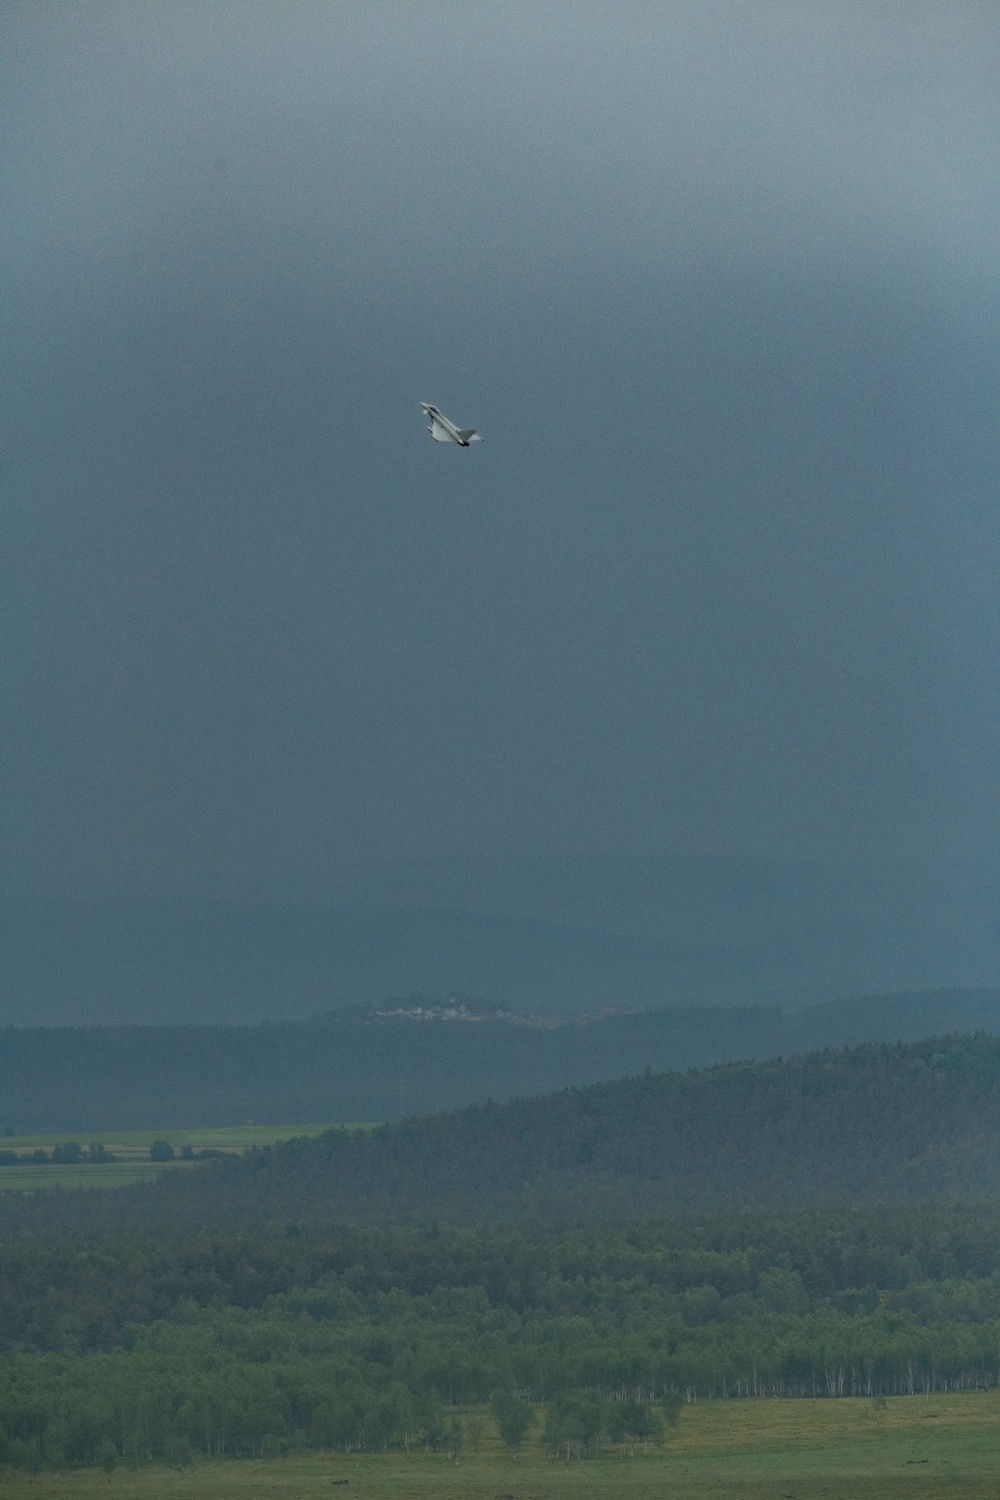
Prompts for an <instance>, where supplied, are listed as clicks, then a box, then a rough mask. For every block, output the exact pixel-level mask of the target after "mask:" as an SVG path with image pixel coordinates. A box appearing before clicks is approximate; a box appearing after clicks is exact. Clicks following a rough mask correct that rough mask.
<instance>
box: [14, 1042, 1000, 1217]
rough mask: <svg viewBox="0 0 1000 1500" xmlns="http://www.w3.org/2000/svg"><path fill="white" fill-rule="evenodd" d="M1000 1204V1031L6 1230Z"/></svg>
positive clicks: (645, 1087)
mask: <svg viewBox="0 0 1000 1500" xmlns="http://www.w3.org/2000/svg"><path fill="white" fill-rule="evenodd" d="M998 1193H1000V1040H998V1039H996V1038H993V1037H982V1036H981V1037H954V1038H950V1039H949V1038H946V1039H943V1040H931V1041H924V1042H919V1043H916V1044H913V1045H910V1046H895V1047H890V1046H867V1047H859V1048H855V1049H852V1050H849V1051H844V1052H825V1053H817V1054H812V1055H810V1056H807V1057H802V1058H792V1059H790V1060H788V1061H782V1060H780V1059H779V1060H777V1061H773V1062H769V1063H758V1064H751V1063H746V1064H727V1065H724V1066H720V1067H717V1068H712V1069H707V1070H705V1071H703V1072H698V1073H687V1074H680V1073H646V1074H644V1075H643V1076H641V1077H639V1078H632V1079H624V1080H618V1081H616V1082H613V1083H604V1084H596V1085H593V1086H591V1087H589V1088H585V1089H568V1090H566V1091H564V1092H563V1093H560V1094H555V1095H551V1096H549V1097H547V1098H542V1099H524V1100H517V1101H514V1102H512V1103H508V1104H503V1105H499V1104H485V1105H473V1106H471V1107H469V1108H468V1109H464V1110H458V1111H455V1112H453V1113H451V1114H447V1115H434V1116H427V1117H425V1118H423V1119H417V1120H404V1121H399V1122H395V1123H393V1124H389V1125H385V1126H381V1127H379V1128H378V1129H376V1130H372V1131H357V1132H349V1131H342V1130H331V1131H327V1132H324V1133H323V1134H322V1135H320V1136H316V1137H309V1138H306V1137H296V1138H294V1139H292V1140H289V1141H286V1142H283V1143H281V1144H278V1145H275V1146H273V1147H266V1148H263V1149H256V1150H252V1151H250V1152H249V1153H247V1155H245V1156H243V1157H241V1158H239V1159H230V1160H227V1161H218V1162H214V1163H210V1164H206V1165H205V1166H204V1167H202V1166H198V1167H197V1168H196V1169H192V1170H190V1171H187V1172H185V1173H175V1174H166V1175H164V1176H161V1177H160V1178H159V1179H158V1180H157V1181H156V1182H155V1183H150V1184H141V1185H137V1186H134V1187H130V1188H121V1189H117V1190H113V1191H110V1190H109V1191H107V1192H102V1193H100V1194H98V1193H96V1192H95V1193H87V1192H83V1191H81V1192H78V1193H70V1192H64V1193H60V1194H58V1195H54V1194H45V1195H39V1194H36V1195H34V1196H30V1195H23V1194H13V1193H9V1194H5V1195H3V1196H2V1201H0V1222H2V1223H7V1224H11V1225H13V1224H17V1223H23V1224H31V1223H35V1224H42V1223H46V1222H52V1223H56V1222H63V1223H70V1222H73V1221H80V1220H88V1221H92V1222H100V1221H109V1222H110V1221H125V1220H129V1219H142V1218H153V1219H161V1220H174V1219H178V1218H180V1219H188V1220H197V1221H201V1222H221V1221H225V1220H227V1219H229V1220H240V1219H242V1220H247V1219H269V1218H296V1217H303V1216H308V1217H316V1216H319V1217H327V1218H331V1219H339V1220H348V1221H351V1222H358V1223H363V1222H367V1223H378V1222H391V1221H401V1220H407V1219H410V1220H416V1219H421V1218H430V1217H437V1218H441V1219H446V1220H448V1221H450V1222H453V1223H462V1222H465V1223H468V1222H471V1221H475V1220H478V1219H483V1220H491V1219H492V1220H498V1219H508V1220H522V1219H526V1218H538V1219H542V1220H553V1219H560V1218H562V1219H565V1218H574V1217H575V1218H593V1217H604V1218H609V1219H614V1218H626V1217H635V1216H636V1215H641V1214H655V1213H663V1212H669V1211H671V1210H673V1209H676V1208H704V1209H717V1208H723V1207H726V1206H729V1205H737V1204H741V1203H745V1204H751V1203H756V1204H763V1203H772V1204H787V1205H791V1204H795V1203H810V1202H814V1203H816V1202H825V1201H827V1202H828V1201H833V1200H840V1201H848V1200H851V1199H859V1198H862V1199H863V1198H876V1197H879V1198H921V1197H940V1196H949V1195H961V1196H976V1195H989V1194H998Z"/></svg>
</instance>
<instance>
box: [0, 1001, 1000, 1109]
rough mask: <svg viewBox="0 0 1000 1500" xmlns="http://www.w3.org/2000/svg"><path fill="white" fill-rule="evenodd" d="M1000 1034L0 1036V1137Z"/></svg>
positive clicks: (685, 1018)
mask: <svg viewBox="0 0 1000 1500" xmlns="http://www.w3.org/2000/svg"><path fill="white" fill-rule="evenodd" d="M973 1031H983V1032H989V1033H992V1034H993V1035H1000V993H998V992H997V991H996V990H952V991H936V992H928V993H924V994H910V995H896V996H880V997H877V998H867V999H856V1000H842V1001H836V1002H831V1003H829V1004H824V1005H817V1006H811V1007H809V1008H808V1009H804V1010H798V1011H782V1010H781V1009H780V1008H779V1007H777V1006H748V1007H731V1008H724V1009H719V1008H709V1007H706V1008H698V1007H690V1008H687V1009H677V1008H663V1009H649V1010H641V1011H635V1012H629V1013H625V1012H623V1013H619V1014H603V1015H596V1016H590V1017H588V1016H579V1015H577V1016H548V1017H538V1016H534V1017H531V1016H520V1015H514V1014H510V1013H505V1012H502V1011H497V1010H493V1009H489V1008H487V1007H484V1006H483V1005H481V1004H478V1003H477V1002H475V1001H471V1000H462V999H461V998H460V997H455V996H448V997H445V996H430V997H427V996H422V995H411V996H407V997H404V998H402V999H400V1000H396V1001H389V1002H386V1004H385V1005H383V1006H382V1007H380V1008H378V1009H371V1008H365V1009H357V1010H346V1011H345V1010H335V1011H330V1012H329V1013H327V1014H324V1015H320V1016H317V1017H316V1018H315V1019H314V1020H313V1021H311V1022H305V1021H303V1022H294V1023H293V1022H286V1023H281V1024H272V1025H261V1026H111V1027H96V1026H95V1027H51V1028H50V1027H37V1028H33V1029H32V1028H24V1029H22V1028H16V1027H5V1028H3V1029H0V1129H2V1128H4V1127H7V1128H8V1129H13V1130H15V1131H17V1133H19V1134H22V1133H30V1132H33V1131H50V1130H60V1131H62V1130H65V1131H67V1132H70V1133H74V1134H75V1133H77V1132H87V1133H101V1132H107V1131H109V1130H115V1129H129V1128H146V1129H166V1128H169V1127H180V1128H183V1127H191V1126H198V1127H203V1126H207V1125H242V1124H244V1123H245V1122H246V1121H247V1120H253V1121H256V1122H257V1123H270V1124H279V1125H286V1124H288V1123H289V1122H298V1123H301V1124H306V1123H313V1122H315V1123H334V1122H335V1121H351V1120H389V1119H395V1118H397V1117H399V1116H401V1115H420V1114H426V1113H428V1112H429V1111H432V1110H438V1109H452V1108H455V1107H458V1106H461V1105H464V1104H471V1103H474V1102H480V1103H483V1102H485V1101H486V1100H488V1099H495V1100H505V1099H510V1098H514V1097H519V1096H524V1095H526V1094H545V1093H551V1092H554V1091H555V1090H557V1089H561V1088H565V1087H567V1086H568V1085H576V1086H580V1085H585V1084H589V1083H596V1082H599V1081H601V1080H604V1079H609V1078H622V1077H625V1076H627V1075H628V1074H631V1073H638V1072H641V1071H642V1070H643V1069H644V1068H646V1067H647V1066H648V1067H652V1068H654V1069H663V1070H671V1069H672V1070H677V1069H686V1068H692V1067H705V1066H708V1065H710V1064H713V1063H719V1062H734V1061H739V1060H746V1059H758V1060H763V1059H767V1058H770V1057H776V1056H785V1057H788V1056H791V1055H794V1054H798V1053H803V1052H809V1051H813V1050H816V1049H818V1048H822V1047H842V1046H847V1045H853V1044H855V1043H861V1042H867V1041H871V1042H876V1041H878V1042H896V1041H916V1040H918V1039H920V1038H922V1037H928V1036H935V1035H939V1036H940V1035H947V1034H949V1033H954V1032H973Z"/></svg>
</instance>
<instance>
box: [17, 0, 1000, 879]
mask: <svg viewBox="0 0 1000 1500" xmlns="http://www.w3.org/2000/svg"><path fill="white" fill-rule="evenodd" d="M0 16H2V34H0V131H2V135H3V139H4V141H5V147H4V158H5V160H4V165H3V176H2V184H0V186H2V204H3V207H2V217H3V237H2V244H0V320H2V323H0V332H2V337H0V359H2V361H3V366H4V369H3V390H4V396H3V401H2V403H0V466H2V472H0V478H2V497H3V498H2V506H3V520H2V548H0V568H2V581H0V610H2V616H0V630H2V639H3V651H2V658H0V696H2V702H3V708H2V726H0V759H2V763H3V773H2V808H0V851H2V853H0V880H2V881H5V882H14V883H16V882H28V883H32V884H42V885H45V884H47V883H48V884H52V885H58V886H60V887H62V888H88V889H89V888H95V887H99V886H112V887H119V888H120V887H125V888H132V887H140V886H141V887H143V888H150V889H164V890H167V889H169V890H175V891H176V890H192V891H193V890H197V891H212V892H214V893H216V894H226V893H231V892H234V891H237V890H240V889H243V888H245V887H246V885H247V883H248V882H249V883H250V884H252V885H253V886H254V888H255V889H257V890H259V891H266V892H268V893H270V894H271V895H273V896H275V897H284V896H287V895H289V894H296V895H301V894H316V895H321V894H323V893H324V892H325V891H326V890H327V889H328V886H329V876H330V871H331V870H332V869H333V868H334V867H335V866H337V865H341V864H343V863H345V862H347V863H350V862H351V861H356V860H369V861H376V862H378V861H394V860H401V859H402V860H437V861H445V862H447V861H452V860H456V861H462V860H487V861H488V860H491V859H495V858H500V857H501V856H503V857H505V858H509V857H514V858H520V857H523V858H536V857H539V856H549V855H551V856H558V857H560V858H571V859H572V858H576V857H596V856H604V855H612V856H616V857H618V856H625V857H632V856H641V857H644V858H645V857H654V858H655V857H658V856H660V855H664V854H670V855H677V854H681V855H684V854H686V853H695V854H712V855H721V856H730V855H731V856H741V857H744V856H763V857H770V856H781V857H791V856H807V857H811V858H827V857H830V858H832V857H837V858H840V859H866V858H869V857H874V856H878V857H885V856H900V855H902V856H909V855H912V854H920V855H925V856H930V857H932V858H936V857H938V856H956V855H958V856H962V855H967V854H972V855H976V856H989V855H991V854H992V853H993V852H994V849H995V846H996V841H997V836H998V833H1000V799H998V797H997V795H996V791H997V781H998V770H1000V765H998V760H1000V756H998V752H1000V737H998V691H997V689H998V659H997V658H998V624H1000V567H998V543H1000V524H998V522H1000V508H998V495H997V472H998V451H997V448H998V443H997V435H998V430H1000V428H998V395H1000V378H998V377H1000V359H998V343H997V336H998V331H1000V318H998V303H997V294H998V289H1000V268H998V246H1000V187H998V163H1000V67H998V64H1000V10H998V8H997V6H996V5H995V4H993V3H984V4H981V5H980V4H968V3H962V0H952V3H949V4H947V5H942V4H940V3H939V0H933V3H928V4H922V3H919V0H905V3H903V0H899V3H882V4H880V3H872V0H859V3H857V4H843V3H836V0H830V3H824V4H822V5H816V4H813V3H811V0H803V3H799V4H781V3H776V4H768V3H754V0H743V3H736V0H731V3H727V4H715V3H711V0H693V3H690V4H684V3H675V4H671V3H665V0H657V3H650V4H628V3H624V4H619V5H616V6H613V7H608V6H607V5H606V4H600V5H597V4H594V5H588V4H585V3H573V4H569V3H564V4H546V3H543V0H529V3H518V0H513V3H508V4H503V3H499V4H486V3H482V4H479V3H469V0H465V3H463V4H447V3H436V0H430V3H422V4H419V5H414V4H405V3H396V4H385V3H379V0H357V3H344V4H338V3H331V0H323V3H310V0H302V3H295V0H287V3H271V0H269V3H266V4H255V3H253V0H239V3H231V4H230V3H212V0H197V3H194V0H192V3H171V0H159V3H157V4H155V5H151V4H146V5H142V4H140V5H137V4H135V3H134V0H128V3H123V4H115V3H110V0H109V3H93V0H74V3H72V4H69V3H50V0H24V3H7V4H5V5H3V6H2V9H0ZM421 400H425V401H433V402H436V403H437V404H438V405H440V406H441V407H442V408H443V410H444V411H445V412H446V413H448V414H449V415H450V416H452V417H453V418H454V419H455V420H456V421H457V422H459V423H460V424H462V425H469V426H475V427H476V428H478V429H479V431H480V432H481V433H482V434H483V436H484V439H485V441H484V442H483V443H482V444H481V445H479V446H477V447H475V448H473V449H471V450H470V451H463V450H459V449H457V448H451V447H448V448H445V447H444V446H442V445H438V444H436V443H433V442H431V441H430V439H429V438H428V437H427V434H426V432H425V430H424V421H423V417H422V413H421V411H420V408H419V404H418V403H419V402H420V401H421Z"/></svg>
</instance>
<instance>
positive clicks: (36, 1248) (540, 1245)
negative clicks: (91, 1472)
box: [0, 1201, 1000, 1466]
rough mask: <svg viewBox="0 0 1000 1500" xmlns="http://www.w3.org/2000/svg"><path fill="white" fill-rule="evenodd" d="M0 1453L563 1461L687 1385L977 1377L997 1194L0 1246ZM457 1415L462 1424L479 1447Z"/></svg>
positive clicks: (635, 1434) (990, 1328)
mask: <svg viewBox="0 0 1000 1500" xmlns="http://www.w3.org/2000/svg"><path fill="white" fill-rule="evenodd" d="M0 1282H2V1284H3V1285H4V1289H5V1295H4V1298H3V1300H2V1302H0V1353H2V1355H3V1358H2V1361H0V1462H7V1463H11V1464H15V1465H28V1466H31V1465H37V1464H41V1463H49V1464H52V1463H60V1462H71V1463H106V1464H113V1463H115V1462H118V1461H120V1460H124V1461H127V1462H143V1461H145V1460H147V1459H149V1458H155V1457H158V1456H162V1457H165V1458H168V1459H170V1461H172V1462H185V1461H186V1460H187V1458H188V1457H190V1456H191V1455H193V1454H197V1453H198V1452H201V1453H204V1454H217V1453H227V1454H231V1455H246V1456H254V1455H261V1454H267V1453H278V1452H283V1451H287V1450H288V1449H290V1448H301V1447H316V1448H323V1449H328V1450H340V1451H345V1452H347V1451H352V1450H357V1449H366V1450H371V1449H381V1448H385V1447H392V1446H396V1447H400V1448H403V1449H407V1448H412V1447H413V1445H423V1446H426V1447H428V1448H433V1449H437V1450H439V1451H441V1452H442V1453H447V1454H449V1455H450V1456H452V1457H455V1458H457V1457H458V1456H459V1454H460V1453H461V1452H462V1450H463V1445H464V1446H465V1447H466V1448H468V1447H470V1446H475V1444H476V1443H477V1442H478V1441H480V1440H481V1429H482V1423H483V1422H484V1421H486V1420H487V1417H486V1413H487V1411H488V1412H489V1414H490V1416H491V1418H492V1421H493V1423H494V1424H495V1431H496V1432H497V1433H498V1434H499V1437H500V1440H501V1441H502V1442H504V1443H505V1444H507V1445H508V1446H509V1447H511V1448H514V1449H516V1448H517V1447H519V1446H521V1445H523V1444H524V1443H526V1442H531V1443H534V1444H541V1445H542V1446H543V1447H544V1449H545V1451H547V1452H548V1453H550V1454H551V1455H552V1456H553V1457H555V1456H559V1457H560V1458H562V1459H566V1460H575V1459H577V1458H582V1457H585V1456H587V1454H589V1453H593V1452H594V1451H596V1450H597V1448H598V1447H600V1446H601V1445H602V1444H603V1445H605V1446H606V1447H607V1446H608V1445H613V1446H614V1447H615V1448H616V1449H617V1450H618V1451H620V1452H621V1453H622V1454H623V1455H626V1454H627V1453H628V1452H630V1451H634V1449H635V1446H636V1445H637V1444H642V1443H651V1442H653V1443H655V1442H658V1441H660V1440H662V1438H663V1435H664V1431H665V1429H666V1428H667V1427H669V1425H670V1423H671V1422H673V1421H675V1420H676V1418H677V1415H678V1412H679V1410H680V1408H681V1406H682V1404H683V1403H684V1402H686V1401H689V1400H693V1399H697V1398H701V1397H706V1396H716V1397H740V1396H752V1395H756V1396H784V1397H794V1396H810V1397H829V1398H836V1397H840V1396H849V1395H856V1396H866V1397H869V1398H871V1397H874V1396H878V1395H898V1394H906V1393H911V1392H915V1391H928V1392H929V1391H932V1390H960V1389H964V1388H968V1387H979V1388H982V1387H997V1386H998V1385H1000V1205H998V1204H996V1203H991V1202H985V1201H980V1202H973V1203H960V1202H952V1203H937V1204H934V1203H930V1204H916V1203H909V1204H882V1205H878V1204H876V1205H860V1204H859V1205H854V1206H853V1207H848V1208H845V1209H842V1210H838V1209H833V1208H812V1209H799V1210H789V1211H755V1212H749V1211H742V1212H734V1213H730V1214H725V1215H687V1216H682V1217H677V1218H672V1219H666V1220H659V1221H654V1220H642V1221H635V1222H632V1223H628V1224H623V1225H617V1226H612V1225H604V1226H601V1225H596V1226H595V1225H590V1226H584V1225H575V1226H574V1225H562V1226H552V1227H546V1226H544V1225H541V1224H537V1223H536V1224H533V1225H526V1226H521V1227H509V1226H502V1225H500V1226H493V1227H489V1226H480V1227H478V1228H465V1229H457V1228H456V1229H453V1228H447V1227H441V1226H438V1225H434V1224H430V1225H426V1226H423V1227H412V1226H411V1227H405V1226H402V1227H396V1228H391V1229H377V1228H368V1229H364V1228H353V1229H352V1228H345V1227H339V1228H334V1227H330V1226H325V1225H319V1224H302V1223H286V1224H281V1225H272V1226H257V1227H254V1228H246V1229H234V1228H228V1229H227V1228H206V1227H197V1228H185V1227H184V1226H179V1225H174V1226H160V1227H157V1228H153V1227H144V1226H132V1227H124V1228H120V1229H115V1230H109V1229H104V1228H102V1229H81V1228H77V1229H70V1230H67V1229H62V1230H59V1229H47V1230H41V1231H39V1230H22V1231H18V1232H12V1233H8V1234H7V1235H5V1236H4V1237H3V1239H2V1240H0ZM477 1430H478V1431H479V1434H480V1435H479V1436H478V1437H477Z"/></svg>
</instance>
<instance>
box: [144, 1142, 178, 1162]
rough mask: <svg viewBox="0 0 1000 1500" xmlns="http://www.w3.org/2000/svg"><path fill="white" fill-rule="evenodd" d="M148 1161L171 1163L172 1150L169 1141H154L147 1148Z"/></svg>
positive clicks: (172, 1157)
mask: <svg viewBox="0 0 1000 1500" xmlns="http://www.w3.org/2000/svg"><path fill="white" fill-rule="evenodd" d="M149 1159H150V1161H173V1159H174V1148H173V1146H171V1144H170V1142H169V1141H154V1142H153V1144H152V1145H151V1146H150V1148H149Z"/></svg>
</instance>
